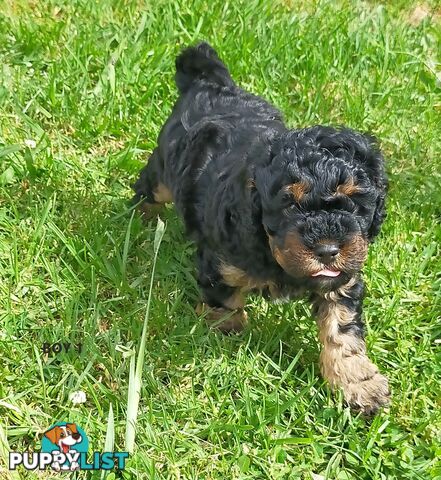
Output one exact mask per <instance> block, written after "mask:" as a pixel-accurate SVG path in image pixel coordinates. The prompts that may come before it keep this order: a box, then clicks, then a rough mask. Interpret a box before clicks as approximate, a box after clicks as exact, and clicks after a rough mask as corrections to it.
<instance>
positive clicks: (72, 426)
mask: <svg viewBox="0 0 441 480" xmlns="http://www.w3.org/2000/svg"><path fill="white" fill-rule="evenodd" d="M66 427H67V428H69V429H70V431H71V432H72V433H78V430H77V425H76V424H75V423H66Z"/></svg>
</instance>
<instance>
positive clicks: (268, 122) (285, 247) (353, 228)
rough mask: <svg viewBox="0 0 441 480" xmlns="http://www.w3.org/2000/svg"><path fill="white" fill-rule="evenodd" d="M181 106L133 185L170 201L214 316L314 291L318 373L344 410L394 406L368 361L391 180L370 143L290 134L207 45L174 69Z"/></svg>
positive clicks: (157, 200)
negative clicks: (376, 264) (368, 300)
mask: <svg viewBox="0 0 441 480" xmlns="http://www.w3.org/2000/svg"><path fill="white" fill-rule="evenodd" d="M176 83H177V86H178V88H179V91H180V97H179V99H178V101H177V103H176V105H175V106H174V108H173V112H172V114H171V116H170V118H169V119H168V120H167V122H166V124H165V125H164V127H163V128H162V131H161V133H160V135H159V140H158V147H157V148H156V149H155V150H154V152H153V153H152V155H151V157H150V159H149V161H148V164H147V166H146V167H145V168H144V169H143V170H142V171H141V174H140V178H139V180H138V181H137V182H136V184H135V185H134V190H135V192H136V194H135V198H134V200H135V202H140V201H141V200H142V207H143V209H144V211H146V212H147V213H150V214H153V213H155V212H156V209H157V207H158V205H159V204H162V203H165V202H171V201H173V202H174V203H175V205H176V208H177V210H178V211H179V213H180V214H181V215H182V217H183V218H184V222H185V225H186V228H187V230H188V232H189V234H190V235H191V237H192V238H193V239H194V241H195V242H196V244H197V248H198V254H197V257H198V281H199V286H200V289H201V291H202V295H203V301H204V304H205V305H206V306H208V311H207V318H208V319H209V321H210V322H211V323H212V324H216V325H217V326H218V328H220V329H221V330H223V331H238V330H240V329H242V328H243V326H244V325H245V323H246V315H245V312H244V310H243V307H244V294H246V292H247V291H250V290H258V291H261V292H262V293H263V294H264V295H266V296H268V297H272V298H294V297H298V296H301V295H305V294H306V293H308V294H309V295H310V298H311V301H312V304H313V310H314V312H315V314H316V316H317V323H318V328H319V337H320V341H321V343H322V345H323V348H322V352H321V355H320V364H321V371H322V373H323V376H324V377H325V378H326V379H327V380H328V382H329V383H330V384H331V386H332V387H334V388H336V387H340V388H341V389H342V390H343V392H344V396H345V399H346V400H347V402H348V403H349V404H350V405H352V406H353V407H355V408H358V409H360V410H362V411H363V412H365V413H373V412H375V411H376V410H377V409H378V408H379V407H380V406H382V405H386V404H387V403H388V402H389V388H388V382H387V379H386V378H385V377H384V376H383V375H381V374H380V373H379V372H378V368H377V367H376V366H375V365H374V364H373V363H372V362H371V361H370V360H369V358H368V356H367V354H366V346H365V342H364V339H363V336H364V331H363V321H362V318H361V310H362V298H363V290H364V288H363V281H362V279H361V275H360V272H361V269H362V267H363V263H364V261H365V259H366V254H367V249H368V244H369V242H371V241H372V240H373V239H374V237H375V236H376V235H377V234H378V232H379V230H380V226H381V223H382V222H383V219H384V217H385V210H384V200H385V194H386V186H387V181H386V177H385V173H384V166H383V158H382V156H381V154H380V152H379V150H378V148H377V146H376V143H375V141H374V139H373V138H371V137H368V136H365V135H362V134H360V133H357V132H354V131H352V130H349V129H346V128H343V129H334V128H330V127H323V126H315V127H311V128H305V129H302V130H288V129H287V127H286V126H285V125H284V123H283V120H282V116H281V114H280V112H279V111H278V110H276V109H275V108H274V107H272V106H271V105H269V104H268V103H267V102H266V101H265V100H263V99H262V98H259V97H257V96H255V95H252V94H250V93H247V92H245V91H244V90H242V89H241V88H239V87H238V86H236V85H235V83H234V82H233V80H232V79H231V77H230V74H229V72H228V70H227V68H226V67H225V65H224V64H223V63H222V62H221V61H220V60H219V58H218V56H217V54H216V52H215V51H214V50H213V49H212V48H211V47H210V46H209V45H208V44H206V43H201V44H200V45H198V46H196V47H191V48H188V49H186V50H185V51H184V52H183V53H182V54H181V55H180V56H179V57H178V58H177V60H176Z"/></svg>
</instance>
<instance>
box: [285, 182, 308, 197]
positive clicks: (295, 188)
mask: <svg viewBox="0 0 441 480" xmlns="http://www.w3.org/2000/svg"><path fill="white" fill-rule="evenodd" d="M284 190H285V191H286V192H289V193H291V195H292V196H293V197H294V199H295V201H296V202H300V201H301V200H302V198H303V196H304V195H305V193H308V192H309V190H310V186H309V184H308V183H307V182H305V181H304V180H302V181H301V182H296V183H292V184H291V185H287V186H286V187H284Z"/></svg>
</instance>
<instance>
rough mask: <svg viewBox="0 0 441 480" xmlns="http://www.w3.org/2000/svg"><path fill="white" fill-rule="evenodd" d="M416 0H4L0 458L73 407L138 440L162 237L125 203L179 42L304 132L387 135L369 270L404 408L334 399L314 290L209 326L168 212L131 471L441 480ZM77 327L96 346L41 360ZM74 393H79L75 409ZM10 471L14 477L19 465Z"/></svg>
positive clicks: (436, 229) (435, 287)
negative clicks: (203, 52) (378, 224)
mask: <svg viewBox="0 0 441 480" xmlns="http://www.w3.org/2000/svg"><path fill="white" fill-rule="evenodd" d="M303 4H306V5H303ZM208 5H209V6H208ZM302 5H303V6H302ZM414 5H415V4H414V3H413V2H411V1H410V0H400V1H396V2H384V4H381V3H379V2H377V1H374V0H371V1H364V2H361V1H356V0H353V1H349V0H346V1H345V0H339V1H331V0H329V1H323V2H315V1H311V2H296V1H288V0H286V1H280V2H266V1H264V0H248V1H241V2H239V1H236V0H231V1H229V2H224V1H220V0H214V1H213V2H211V3H209V4H208V3H207V2H204V1H202V0H195V1H192V2H186V1H184V0H179V1H177V2H168V1H165V0H156V1H154V2H153V1H151V2H143V1H141V0H139V1H135V0H127V1H122V0H121V1H118V0H116V1H112V0H101V1H99V2H98V1H97V2H95V1H87V0H77V1H73V0H72V1H64V2H62V1H52V0H50V1H49V0H48V1H45V2H36V1H31V0H29V1H25V0H17V1H14V2H2V3H1V4H0V76H1V77H0V78H1V82H0V125H1V129H0V235H1V237H0V322H1V329H0V342H1V345H0V353H1V366H0V426H1V429H0V444H2V445H0V452H2V451H3V453H4V452H5V451H7V450H8V449H9V448H10V449H12V450H24V449H38V448H40V438H41V434H42V433H43V432H44V431H45V430H46V429H47V428H48V427H49V426H50V425H51V424H53V423H54V422H55V421H56V420H69V421H71V422H78V424H79V425H80V426H82V428H84V429H85V431H86V432H87V433H88V436H89V438H90V441H91V450H102V449H104V444H105V441H106V434H107V443H108V444H111V442H112V434H113V432H112V426H114V435H115V448H116V449H118V450H123V449H124V438H125V432H126V419H127V409H128V403H127V398H128V387H129V385H128V382H129V373H130V364H131V362H132V364H133V365H134V363H133V362H134V360H132V359H133V358H134V357H133V356H134V355H137V354H138V352H139V345H138V343H139V340H140V337H141V333H142V329H143V324H144V318H145V316H146V308H147V302H148V292H149V285H150V278H151V272H152V265H153V261H154V248H153V247H154V245H153V243H154V237H155V228H156V223H155V222H153V223H151V224H149V225H148V226H145V225H142V223H141V221H140V219H139V218H138V216H136V215H135V216H134V217H133V218H132V217H131V212H130V211H129V208H128V205H127V199H128V198H129V197H130V195H131V194H130V188H129V185H130V183H131V182H132V181H133V180H134V179H135V177H136V174H137V172H138V170H139V169H140V168H141V166H142V165H143V164H144V162H145V159H146V157H147V155H148V153H149V152H151V150H152V149H153V148H154V146H155V142H156V137H157V134H158V132H159V129H160V127H161V125H162V124H163V122H164V121H165V119H166V118H167V116H168V115H169V113H170V111H171V107H172V105H173V102H174V101H175V99H176V88H175V86H174V83H173V74H174V71H173V66H174V57H175V55H176V54H177V52H178V51H179V50H180V49H181V48H182V47H183V46H185V45H188V44H190V43H194V42H195V41H197V40H199V39H206V40H208V41H209V42H210V43H212V44H213V45H214V46H215V47H216V48H217V49H218V51H219V52H220V55H221V56H222V58H224V59H225V60H226V61H227V64H228V66H229V67H230V68H231V71H232V75H233V77H234V78H235V79H236V80H237V81H238V83H239V84H240V85H242V86H243V87H245V88H247V89H249V90H251V91H253V92H255V93H258V94H261V95H263V96H265V97H266V98H268V99H269V100H270V101H272V102H273V103H274V104H276V105H277V106H278V107H279V108H280V109H281V110H282V111H283V112H284V114H285V117H286V119H287V122H288V124H289V125H291V126H293V127H298V126H306V125H311V124H316V123H331V124H343V123H344V124H347V125H349V126H351V127H353V128H356V129H361V130H368V131H370V132H372V133H374V134H375V135H377V136H378V137H379V138H380V139H381V143H382V147H383V149H384V151H385V152H386V156H387V161H388V171H389V174H390V183H391V186H390V196H389V202H388V211H389V216H388V219H387V221H386V224H385V226H384V229H383V231H382V234H381V236H380V238H379V240H378V241H377V242H376V244H375V245H374V246H373V248H372V249H371V252H370V256H369V261H368V264H367V266H366V269H365V278H366V282H367V285H368V288H369V294H368V296H367V299H366V302H365V317H366V321H367V325H368V340H367V341H368V346H369V349H370V352H371V356H372V358H373V359H374V360H375V362H376V363H377V364H378V365H379V367H380V369H381V370H382V371H384V372H386V373H387V375H388V376H389V378H390V381H391V386H392V390H393V403H392V406H391V408H390V410H389V411H384V412H382V413H380V414H379V415H378V416H377V417H376V418H375V419H373V420H372V421H366V420H364V419H363V418H361V417H358V416H356V415H354V414H351V413H350V412H349V411H348V409H346V408H344V407H343V406H342V402H341V398H339V397H338V396H337V397H333V396H332V395H331V394H330V393H329V390H328V388H327V386H326V385H325V384H324V382H323V381H322V379H321V378H320V375H319V372H318V365H317V359H318V351H319V348H318V342H317V332H316V327H315V323H314V320H313V319H312V318H311V314H310V311H309V307H308V305H307V304H306V303H305V302H302V301H300V302H296V303H293V304H286V305H282V306H280V305H271V304H267V303H266V302H265V301H263V300H262V299H260V298H254V297H253V298H250V300H249V304H248V313H249V317H250V319H251V327H250V328H249V330H248V331H247V332H245V333H244V334H243V335H241V336H234V337H228V338H226V337H223V336H222V335H219V334H215V333H212V332H210V331H208V330H207V329H206V327H205V326H204V324H203V321H202V319H201V318H198V316H197V315H196V314H195V312H194V306H195V304H196V303H197V301H198V291H197V287H196V282H195V278H194V262H193V253H194V248H193V245H192V244H191V242H189V241H188V240H187V239H186V238H185V235H184V233H183V227H182V223H181V221H180V220H179V219H178V218H177V217H176V215H175V213H174V211H173V210H172V209H171V208H170V209H167V211H166V212H165V214H164V216H163V220H164V221H165V222H166V231H165V235H164V238H163V241H162V245H161V247H160V250H159V255H158V260H157V264H156V274H155V278H154V283H153V295H152V297H151V305H150V312H149V318H148V324H147V329H148V330H147V337H146V345H145V354H144V365H143V377H142V388H141V400H140V405H139V411H138V418H137V426H136V428H137V431H136V439H135V442H136V446H135V451H134V454H133V455H132V456H131V458H130V461H129V462H128V465H127V469H126V470H125V473H124V478H145V479H183V480H184V479H185V480H187V479H198V480H202V479H204V480H205V479H207V480H208V479H227V478H228V479H230V478H231V479H307V480H310V479H312V478H313V474H316V475H322V476H323V477H324V478H327V479H332V480H337V479H338V480H342V479H354V480H370V479H374V480H377V479H378V480H380V479H381V480H386V479H387V480H395V479H396V480H401V479H410V480H417V479H437V480H440V479H441V465H440V461H439V459H440V458H441V447H440V445H441V413H440V406H441V405H440V403H441V387H440V379H441V357H440V350H439V349H440V338H441V327H440V317H439V314H440V311H441V308H440V288H439V276H438V278H437V274H439V272H440V271H441V262H440V255H439V253H440V252H439V250H440V248H439V242H440V239H441V232H440V200H441V199H440V197H441V193H440V180H441V174H440V172H441V162H440V152H441V67H440V62H441V58H440V52H441V9H440V6H439V4H437V2H436V1H432V2H431V3H429V4H427V10H431V12H432V15H429V16H427V17H426V18H425V19H423V20H422V21H420V22H419V23H418V22H415V21H413V20H412V15H411V14H412V11H413V9H414ZM28 140H33V141H35V142H36V146H35V148H32V147H33V145H32V142H31V143H29V141H28ZM26 144H28V145H30V147H29V146H26ZM60 340H63V341H70V342H73V343H78V342H81V343H83V350H82V353H81V354H76V353H74V352H69V353H67V354H60V355H58V356H49V357H48V356H45V355H42V353H41V346H42V344H43V342H51V343H53V342H56V341H60ZM132 373H133V372H132ZM76 390H83V391H84V392H85V393H86V395H87V402H86V403H85V404H83V405H75V406H74V405H72V404H71V402H70V401H69V394H70V393H71V392H73V391H76ZM111 408H113V413H112V412H111V411H110V410H111ZM112 418H114V422H113V421H112ZM108 420H109V423H108ZM108 425H109V427H108ZM8 445H9V446H8ZM20 475H21V476H23V477H28V478H48V477H49V476H51V475H52V474H50V473H38V474H37V473H32V474H26V473H23V472H21V473H20ZM0 477H1V478H3V477H4V478H17V477H16V476H15V477H12V475H11V474H10V473H9V472H8V471H7V470H6V465H5V464H4V463H3V464H1V463H0ZM85 477H86V474H85V473H81V474H79V475H78V478H85ZM96 477H97V478H99V475H98V474H97V475H96Z"/></svg>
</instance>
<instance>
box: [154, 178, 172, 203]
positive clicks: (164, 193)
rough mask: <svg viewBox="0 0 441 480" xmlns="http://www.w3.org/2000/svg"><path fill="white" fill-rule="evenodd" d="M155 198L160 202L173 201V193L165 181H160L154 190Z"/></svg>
mask: <svg viewBox="0 0 441 480" xmlns="http://www.w3.org/2000/svg"><path fill="white" fill-rule="evenodd" d="M153 198H154V199H155V202H158V203H170V202H173V195H172V193H171V191H170V189H169V188H168V187H166V186H165V185H164V184H163V183H159V184H158V186H157V187H156V188H155V189H154V190H153Z"/></svg>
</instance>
